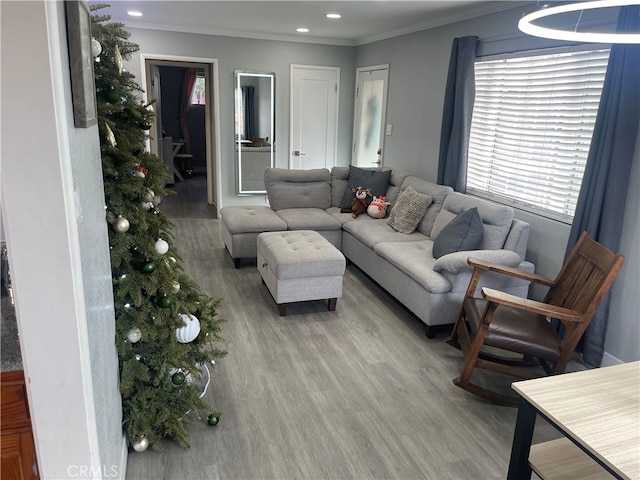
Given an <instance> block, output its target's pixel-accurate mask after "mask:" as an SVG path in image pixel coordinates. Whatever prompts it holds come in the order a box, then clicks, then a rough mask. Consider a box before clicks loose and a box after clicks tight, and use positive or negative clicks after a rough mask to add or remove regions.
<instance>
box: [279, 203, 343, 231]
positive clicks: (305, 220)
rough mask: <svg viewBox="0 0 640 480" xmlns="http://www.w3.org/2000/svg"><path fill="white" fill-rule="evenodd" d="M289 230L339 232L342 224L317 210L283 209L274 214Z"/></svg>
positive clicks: (322, 211)
mask: <svg viewBox="0 0 640 480" xmlns="http://www.w3.org/2000/svg"><path fill="white" fill-rule="evenodd" d="M276 213H277V214H278V216H279V217H280V218H281V219H282V220H284V221H285V223H286V224H287V228H288V229H289V230H316V231H322V230H340V229H341V228H342V224H341V223H340V222H339V221H338V220H336V219H335V218H333V217H332V216H331V215H329V214H328V213H327V212H325V211H324V210H321V209H319V208H284V209H282V210H278V211H277V212H276Z"/></svg>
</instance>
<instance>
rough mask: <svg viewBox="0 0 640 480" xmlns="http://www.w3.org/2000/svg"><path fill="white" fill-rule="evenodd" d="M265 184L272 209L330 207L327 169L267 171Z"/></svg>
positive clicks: (329, 185)
mask: <svg viewBox="0 0 640 480" xmlns="http://www.w3.org/2000/svg"><path fill="white" fill-rule="evenodd" d="M264 184H265V188H266V190H267V196H268V197H269V204H270V205H271V208H272V209H273V210H276V211H277V210H282V209H285V208H320V209H324V208H329V207H330V206H331V174H330V173H329V170H327V169H326V168H316V169H311V170H290V169H286V168H267V169H266V170H265V172H264Z"/></svg>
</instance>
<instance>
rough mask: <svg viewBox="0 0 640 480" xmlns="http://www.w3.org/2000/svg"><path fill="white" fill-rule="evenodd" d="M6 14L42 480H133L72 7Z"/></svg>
mask: <svg viewBox="0 0 640 480" xmlns="http://www.w3.org/2000/svg"><path fill="white" fill-rule="evenodd" d="M0 8H1V9H2V14H1V18H2V57H1V58H2V82H1V84H2V92H1V93H2V104H1V106H2V120H3V121H2V206H3V214H4V218H3V219H4V221H5V227H6V231H5V233H6V237H7V245H8V249H9V259H10V266H11V273H12V280H13V286H14V293H15V299H16V313H17V317H18V329H19V332H20V342H21V350H22V357H23V365H24V370H25V376H26V378H27V391H28V396H29V405H30V411H31V420H32V425H33V429H34V436H35V444H36V454H37V457H38V462H39V466H40V476H41V477H42V478H77V477H79V476H80V473H81V472H82V471H85V472H87V471H91V472H93V473H94V474H93V475H92V477H94V478H99V477H100V476H101V473H104V474H105V476H109V475H110V476H111V477H114V476H124V461H125V459H126V449H125V448H124V447H125V444H124V442H123V434H122V425H121V421H122V414H121V400H120V394H119V388H118V364H117V356H116V351H115V344H114V338H115V325H114V314H113V295H112V287H111V268H110V262H109V248H108V240H107V230H106V229H107V226H106V222H105V211H104V192H103V184H102V169H101V166H100V149H99V144H98V127H97V126H92V127H90V128H87V129H76V128H74V126H73V110H72V103H71V86H70V78H69V64H68V58H69V54H68V51H67V36H66V30H65V28H66V21H65V15H64V3H62V2H45V1H33V2H2V4H0ZM5 45H13V46H14V48H11V49H8V48H5ZM16 46H17V47H16ZM25 58H28V59H29V61H28V62H25ZM16 72H19V75H18V74H17V73H16ZM25 112H26V113H25ZM34 140H37V141H34ZM85 476H86V475H85Z"/></svg>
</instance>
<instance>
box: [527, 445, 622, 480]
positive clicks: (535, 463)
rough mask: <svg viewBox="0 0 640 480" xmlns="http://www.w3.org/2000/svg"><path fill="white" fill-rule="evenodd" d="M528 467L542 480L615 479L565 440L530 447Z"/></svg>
mask: <svg viewBox="0 0 640 480" xmlns="http://www.w3.org/2000/svg"><path fill="white" fill-rule="evenodd" d="M529 465H531V468H532V469H533V471H534V472H536V474H537V475H538V476H539V477H540V478H542V480H554V479H557V480H602V479H607V478H615V477H614V476H613V475H611V474H610V473H609V472H607V471H606V470H604V469H603V468H602V467H601V466H600V465H598V464H597V463H596V461H595V460H593V459H592V458H591V457H589V455H587V454H586V453H584V452H583V451H582V450H580V449H579V448H578V447H577V446H576V445H575V444H574V443H573V442H572V441H571V440H569V439H567V438H560V439H558V440H551V441H549V442H544V443H538V444H537V445H532V446H531V452H530V453H529Z"/></svg>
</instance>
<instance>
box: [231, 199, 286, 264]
mask: <svg viewBox="0 0 640 480" xmlns="http://www.w3.org/2000/svg"><path fill="white" fill-rule="evenodd" d="M220 216H221V217H222V240H223V241H224V245H225V247H227V250H228V251H229V254H230V255H231V258H233V262H234V264H235V267H236V268H240V261H241V259H242V258H256V256H257V250H256V240H257V238H258V235H259V234H260V233H262V232H277V231H283V230H286V229H287V224H286V223H285V221H284V220H282V219H281V218H280V217H279V216H278V214H277V213H276V212H274V211H273V210H271V208H269V207H266V206H234V207H224V208H221V209H220Z"/></svg>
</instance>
